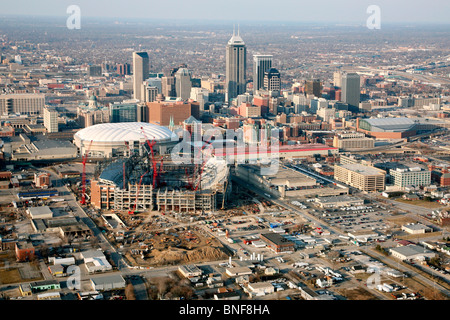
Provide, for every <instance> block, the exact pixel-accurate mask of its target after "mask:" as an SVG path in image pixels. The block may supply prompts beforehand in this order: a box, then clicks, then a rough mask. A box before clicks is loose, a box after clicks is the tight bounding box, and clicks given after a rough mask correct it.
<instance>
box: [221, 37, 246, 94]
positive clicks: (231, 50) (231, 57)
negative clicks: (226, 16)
mask: <svg viewBox="0 0 450 320" xmlns="http://www.w3.org/2000/svg"><path fill="white" fill-rule="evenodd" d="M246 69H247V47H246V46H245V43H244V40H242V38H241V37H240V35H239V30H238V34H237V35H236V34H235V32H234V31H233V36H232V37H231V39H230V40H229V41H228V44H227V47H226V72H225V77H226V88H227V89H226V98H225V99H226V101H228V102H229V101H231V100H232V99H234V98H236V97H237V96H238V95H240V94H242V93H244V92H245V91H246V79H247V78H246V73H245V72H246Z"/></svg>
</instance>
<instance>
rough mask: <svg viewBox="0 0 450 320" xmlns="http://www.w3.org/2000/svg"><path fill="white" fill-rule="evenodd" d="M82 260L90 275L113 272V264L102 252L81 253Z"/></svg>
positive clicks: (89, 251)
mask: <svg viewBox="0 0 450 320" xmlns="http://www.w3.org/2000/svg"><path fill="white" fill-rule="evenodd" d="M81 258H82V259H83V261H84V265H85V267H86V269H87V271H88V272H89V273H95V272H105V271H109V270H112V266H111V264H110V263H109V262H108V260H107V259H106V257H105V255H104V254H103V252H102V251H101V250H88V251H83V252H81Z"/></svg>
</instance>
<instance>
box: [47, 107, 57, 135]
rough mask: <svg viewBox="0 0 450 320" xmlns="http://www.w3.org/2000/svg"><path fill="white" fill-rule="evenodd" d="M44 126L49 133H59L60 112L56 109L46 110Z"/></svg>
mask: <svg viewBox="0 0 450 320" xmlns="http://www.w3.org/2000/svg"><path fill="white" fill-rule="evenodd" d="M44 126H45V128H47V132H48V133H53V132H58V111H56V109H55V108H53V107H45V108H44Z"/></svg>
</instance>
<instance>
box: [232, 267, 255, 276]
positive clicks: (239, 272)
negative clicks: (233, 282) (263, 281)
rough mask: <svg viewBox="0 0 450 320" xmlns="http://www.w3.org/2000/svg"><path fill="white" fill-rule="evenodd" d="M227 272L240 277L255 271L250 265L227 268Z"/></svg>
mask: <svg viewBox="0 0 450 320" xmlns="http://www.w3.org/2000/svg"><path fill="white" fill-rule="evenodd" d="M225 272H226V274H227V275H228V276H230V277H240V276H245V275H251V274H253V271H252V270H251V269H250V268H248V267H230V268H226V270H225Z"/></svg>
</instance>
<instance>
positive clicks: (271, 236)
mask: <svg viewBox="0 0 450 320" xmlns="http://www.w3.org/2000/svg"><path fill="white" fill-rule="evenodd" d="M261 237H263V238H266V239H267V240H269V241H271V242H273V243H275V244H276V245H278V246H281V245H294V242H292V241H291V240H289V239H286V238H285V237H283V236H282V235H280V234H278V233H275V232H270V233H263V234H261Z"/></svg>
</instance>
